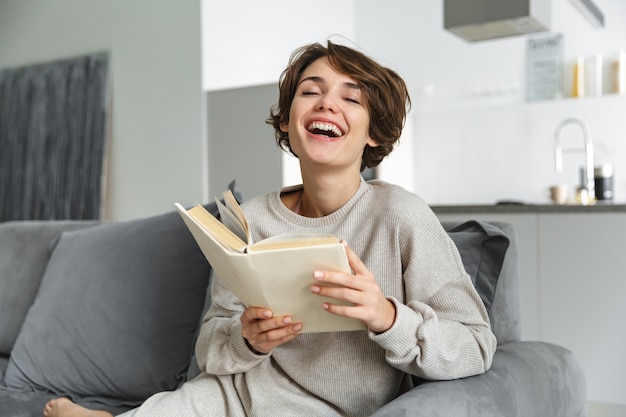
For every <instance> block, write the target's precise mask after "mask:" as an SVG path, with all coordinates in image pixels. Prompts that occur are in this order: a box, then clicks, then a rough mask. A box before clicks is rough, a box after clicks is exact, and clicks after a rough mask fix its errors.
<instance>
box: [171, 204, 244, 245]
mask: <svg viewBox="0 0 626 417" xmlns="http://www.w3.org/2000/svg"><path fill="white" fill-rule="evenodd" d="M181 209H182V210H183V211H182V212H181V214H187V215H188V216H189V217H191V218H193V220H195V221H196V222H197V223H198V224H199V225H201V226H202V227H203V228H204V229H205V230H206V231H207V232H208V233H210V234H211V236H213V237H214V238H215V239H217V241H219V243H220V244H221V245H223V246H224V247H225V248H227V249H229V250H234V251H236V252H242V251H244V250H245V248H246V246H247V243H246V242H244V241H243V240H241V239H240V238H239V237H238V236H237V235H236V234H234V233H233V232H232V231H231V230H230V229H229V228H228V227H226V226H224V224H222V222H220V221H219V220H218V219H216V218H215V216H213V215H212V214H211V213H209V212H208V211H207V210H206V209H205V208H204V207H202V206H201V205H197V206H195V207H192V208H190V209H189V210H185V209H184V208H182V207H180V208H179V211H180V210H181Z"/></svg>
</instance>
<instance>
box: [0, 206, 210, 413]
mask: <svg viewBox="0 0 626 417" xmlns="http://www.w3.org/2000/svg"><path fill="white" fill-rule="evenodd" d="M209 209H210V210H211V211H212V212H213V213H216V209H215V206H214V205H212V206H211V207H209ZM209 276H210V266H209V264H208V262H206V260H205V259H204V256H203V255H202V253H201V252H200V250H199V249H198V247H197V245H196V243H195V241H194V240H193V237H192V235H191V234H190V233H189V232H188V230H187V228H186V227H185V225H184V223H183V221H182V219H181V218H180V216H179V215H178V213H177V212H174V211H172V212H169V213H167V214H164V215H160V216H155V217H151V218H147V219H141V220H134V221H128V222H119V223H111V224H104V225H100V226H96V227H93V228H89V229H84V230H79V231H73V232H66V233H63V235H62V236H61V238H60V240H59V242H58V245H57V246H56V248H55V249H54V251H53V253H52V256H51V257H50V261H49V263H48V266H47V269H46V271H45V273H44V276H43V279H42V283H41V288H40V290H39V294H38V295H37V298H36V300H35V302H34V304H33V307H32V308H31V310H30V312H29V313H28V316H27V318H26V321H25V323H24V325H23V326H22V329H21V332H20V334H19V336H18V339H17V341H16V343H15V347H14V349H13V351H12V354H11V360H10V362H9V365H8V369H7V371H6V375H5V383H6V385H7V386H8V387H9V388H14V389H27V390H46V391H50V392H52V393H55V394H59V395H66V396H69V397H71V398H72V399H74V400H75V401H77V402H79V403H84V402H85V401H92V400H96V401H99V402H101V403H103V404H106V405H109V406H120V405H130V406H132V405H137V404H139V403H140V402H141V401H142V400H144V399H145V398H147V397H148V396H149V395H151V394H152V393H154V392H158V391H164V390H172V389H175V388H176V387H177V386H178V385H179V384H181V383H182V382H183V381H184V380H185V376H186V372H187V368H188V365H189V361H190V358H191V357H192V352H193V345H194V339H195V336H196V332H197V328H198V324H199V318H200V316H201V312H202V309H203V307H204V303H205V296H206V291H207V286H208V281H209Z"/></svg>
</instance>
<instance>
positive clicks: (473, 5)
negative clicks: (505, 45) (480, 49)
mask: <svg viewBox="0 0 626 417" xmlns="http://www.w3.org/2000/svg"><path fill="white" fill-rule="evenodd" d="M551 7H552V2H551V1H549V0H443V26H444V28H445V29H446V30H448V31H450V32H452V33H454V34H455V35H457V36H459V37H461V38H463V39H465V40H467V41H469V42H476V41H484V40H487V39H497V38H504V37H508V36H516V35H525V34H529V33H537V32H546V31H548V30H549V29H550V12H551Z"/></svg>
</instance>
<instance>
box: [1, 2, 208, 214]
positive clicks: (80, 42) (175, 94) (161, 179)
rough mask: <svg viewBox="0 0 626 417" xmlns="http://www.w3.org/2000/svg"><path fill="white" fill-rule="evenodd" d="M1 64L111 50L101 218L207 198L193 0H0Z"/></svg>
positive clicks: (197, 10) (198, 38)
mask: <svg viewBox="0 0 626 417" xmlns="http://www.w3.org/2000/svg"><path fill="white" fill-rule="evenodd" d="M0 39H1V41H0V68H6V67H13V66H21V65H28V64H33V63H38V62H46V61H51V60H56V59H61V58H68V57H72V56H77V55H81V54H87V53H91V52H94V51H109V52H110V54H111V55H110V56H111V67H110V70H111V74H112V77H113V82H112V86H113V90H112V98H113V108H112V114H111V122H112V136H111V140H110V142H109V146H110V148H109V149H110V153H109V164H108V175H107V186H108V190H107V194H106V207H105V216H106V218H107V219H113V220H122V219H130V218H137V217H143V216H147V215H151V214H154V213H160V212H165V211H169V210H172V209H173V203H174V201H180V202H181V203H187V204H188V203H193V202H199V201H200V200H202V199H203V198H204V197H205V190H206V188H207V185H206V184H207V180H208V178H207V176H206V174H205V173H204V172H203V169H205V168H206V162H205V160H206V159H207V152H206V149H205V148H206V139H205V135H204V132H203V130H204V127H203V120H205V116H204V112H203V97H204V96H203V94H202V85H201V82H202V72H201V33H200V2H199V1H197V0H193V1H184V2H153V1H151V0H133V1H125V0H89V1H84V0H54V1H42V0H20V1H13V0H0Z"/></svg>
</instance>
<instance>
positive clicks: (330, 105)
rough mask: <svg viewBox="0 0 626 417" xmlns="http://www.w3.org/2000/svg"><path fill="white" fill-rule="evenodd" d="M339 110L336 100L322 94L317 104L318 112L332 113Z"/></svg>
mask: <svg viewBox="0 0 626 417" xmlns="http://www.w3.org/2000/svg"><path fill="white" fill-rule="evenodd" d="M336 109H337V104H336V100H335V99H334V98H333V97H332V96H331V95H330V94H322V95H321V96H320V98H319V101H318V102H317V110H320V111H325V110H328V111H330V112H332V113H334V112H335V110H336Z"/></svg>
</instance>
